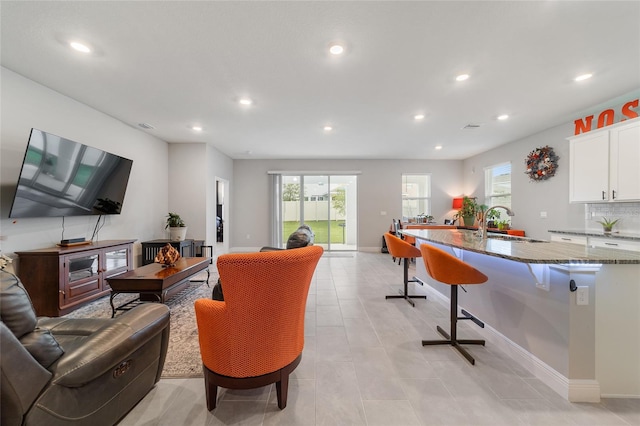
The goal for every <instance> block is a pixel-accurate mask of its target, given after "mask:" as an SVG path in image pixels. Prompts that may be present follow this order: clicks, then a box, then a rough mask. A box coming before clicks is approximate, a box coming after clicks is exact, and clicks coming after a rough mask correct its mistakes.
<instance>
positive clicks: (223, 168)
mask: <svg viewBox="0 0 640 426" xmlns="http://www.w3.org/2000/svg"><path fill="white" fill-rule="evenodd" d="M232 174H233V160H231V158H229V157H227V156H226V155H224V154H222V153H221V152H220V151H218V150H217V149H215V148H214V147H212V146H210V145H208V144H205V143H172V144H169V176H171V178H170V180H169V186H168V188H167V190H168V191H169V211H171V212H174V213H178V214H179V215H180V217H182V219H183V220H184V221H185V223H186V224H187V238H192V239H195V240H205V242H206V244H208V245H214V244H215V242H216V221H215V215H216V184H215V181H216V179H217V178H221V179H225V180H229V179H231V177H232ZM167 213H168V212H167ZM165 214H166V213H165Z"/></svg>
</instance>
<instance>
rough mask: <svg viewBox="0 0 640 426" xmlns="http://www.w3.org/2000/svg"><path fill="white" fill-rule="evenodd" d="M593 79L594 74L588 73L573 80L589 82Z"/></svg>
mask: <svg viewBox="0 0 640 426" xmlns="http://www.w3.org/2000/svg"><path fill="white" fill-rule="evenodd" d="M591 77H593V74H590V73H586V74H580V75H579V76H577V77H576V78H574V79H573V80H574V81H585V80H589V79H590V78H591Z"/></svg>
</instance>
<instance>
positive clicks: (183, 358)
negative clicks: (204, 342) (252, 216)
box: [66, 268, 218, 378]
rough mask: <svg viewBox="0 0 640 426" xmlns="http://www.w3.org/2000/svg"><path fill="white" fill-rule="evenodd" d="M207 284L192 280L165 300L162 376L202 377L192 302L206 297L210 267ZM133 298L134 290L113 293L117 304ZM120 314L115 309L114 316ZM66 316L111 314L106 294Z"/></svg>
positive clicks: (213, 275) (214, 275) (213, 277)
mask: <svg viewBox="0 0 640 426" xmlns="http://www.w3.org/2000/svg"><path fill="white" fill-rule="evenodd" d="M211 269H212V272H211V277H210V278H209V287H207V284H206V283H204V282H196V281H192V282H191V283H190V285H189V287H188V288H186V289H185V290H183V291H182V292H180V293H178V294H176V295H175V296H174V297H173V298H171V299H170V300H169V301H167V303H166V305H167V306H169V308H170V309H171V332H170V333H169V336H170V337H169V349H168V351H167V359H166V361H165V363H164V369H163V370H162V377H163V378H175V377H202V360H201V358H200V347H199V345H198V329H197V327H196V317H195V311H194V309H193V303H194V301H195V300H196V299H201V298H210V297H211V290H212V289H213V285H214V284H215V283H216V280H217V279H218V275H217V273H216V272H214V271H213V270H214V269H215V268H211ZM206 278H207V274H206V273H203V274H199V275H196V276H195V277H194V278H193V279H194V280H199V279H206ZM135 298H137V294H133V295H130V294H122V295H118V296H116V299H115V301H116V303H117V305H121V304H123V303H125V302H126V301H128V300H132V299H135ZM118 315H122V312H120V311H118V312H117V313H116V317H117V316H118ZM66 317H69V318H111V305H109V296H106V297H103V298H101V299H98V300H96V301H94V302H92V303H90V304H88V305H86V306H83V307H82V308H80V309H77V310H75V311H73V312H72V313H70V314H68V315H66Z"/></svg>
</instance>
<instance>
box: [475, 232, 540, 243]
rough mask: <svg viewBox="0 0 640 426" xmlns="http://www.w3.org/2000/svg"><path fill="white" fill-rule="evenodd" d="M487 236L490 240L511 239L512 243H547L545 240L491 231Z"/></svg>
mask: <svg viewBox="0 0 640 426" xmlns="http://www.w3.org/2000/svg"><path fill="white" fill-rule="evenodd" d="M487 238H489V239H492V240H504V241H511V242H514V243H548V242H549V241H547V240H536V239H533V238H525V237H516V236H514V235H505V234H492V233H488V234H487Z"/></svg>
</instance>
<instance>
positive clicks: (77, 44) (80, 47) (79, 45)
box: [69, 41, 91, 53]
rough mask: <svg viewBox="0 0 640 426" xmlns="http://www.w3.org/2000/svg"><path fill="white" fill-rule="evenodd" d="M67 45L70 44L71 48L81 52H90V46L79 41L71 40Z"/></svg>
mask: <svg viewBox="0 0 640 426" xmlns="http://www.w3.org/2000/svg"><path fill="white" fill-rule="evenodd" d="M69 46H71V48H72V49H73V50H76V51H78V52H81V53H91V48H90V47H89V46H87V45H86V44H84V43H80V42H79V41H72V42H70V43H69Z"/></svg>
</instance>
